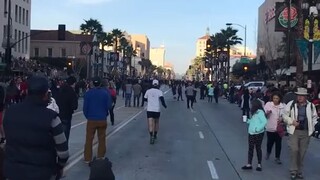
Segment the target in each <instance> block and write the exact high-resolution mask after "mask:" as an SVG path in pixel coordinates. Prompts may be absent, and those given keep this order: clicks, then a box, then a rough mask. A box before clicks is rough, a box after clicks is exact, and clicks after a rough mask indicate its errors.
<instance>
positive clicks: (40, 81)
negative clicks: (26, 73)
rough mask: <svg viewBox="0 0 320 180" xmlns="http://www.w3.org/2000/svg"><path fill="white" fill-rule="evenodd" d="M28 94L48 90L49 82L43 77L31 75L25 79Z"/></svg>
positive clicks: (36, 93)
mask: <svg viewBox="0 0 320 180" xmlns="http://www.w3.org/2000/svg"><path fill="white" fill-rule="evenodd" d="M27 86H28V94H29V95H42V94H45V93H46V92H48V89H49V82H48V81H47V79H46V78H45V77H42V76H32V77H31V78H29V79H28V81H27Z"/></svg>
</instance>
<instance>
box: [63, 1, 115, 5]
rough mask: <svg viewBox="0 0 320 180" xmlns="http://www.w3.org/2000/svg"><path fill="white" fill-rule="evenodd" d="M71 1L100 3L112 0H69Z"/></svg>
mask: <svg viewBox="0 0 320 180" xmlns="http://www.w3.org/2000/svg"><path fill="white" fill-rule="evenodd" d="M69 1H70V2H71V3H77V4H100V3H105V2H110V1H112V0H69Z"/></svg>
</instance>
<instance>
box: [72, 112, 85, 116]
mask: <svg viewBox="0 0 320 180" xmlns="http://www.w3.org/2000/svg"><path fill="white" fill-rule="evenodd" d="M82 113H83V112H82V111H78V112H75V113H73V114H72V116H76V115H79V114H82Z"/></svg>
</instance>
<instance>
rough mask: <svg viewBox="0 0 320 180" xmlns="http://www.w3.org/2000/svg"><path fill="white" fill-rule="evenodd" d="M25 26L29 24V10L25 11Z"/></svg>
mask: <svg viewBox="0 0 320 180" xmlns="http://www.w3.org/2000/svg"><path fill="white" fill-rule="evenodd" d="M26 26H29V10H27V11H26Z"/></svg>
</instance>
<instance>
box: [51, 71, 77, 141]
mask: <svg viewBox="0 0 320 180" xmlns="http://www.w3.org/2000/svg"><path fill="white" fill-rule="evenodd" d="M75 85H76V78H75V77H72V76H70V77H69V78H68V79H67V81H66V84H64V85H63V86H62V87H61V88H60V91H59V93H58V97H57V98H56V101H57V105H58V106H59V110H60V113H59V117H60V119H61V122H62V124H63V127H64V132H65V135H66V138H67V141H69V136H70V129H71V120H72V114H73V113H74V111H75V110H77V109H78V96H77V94H76V92H75V90H74V88H75Z"/></svg>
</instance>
